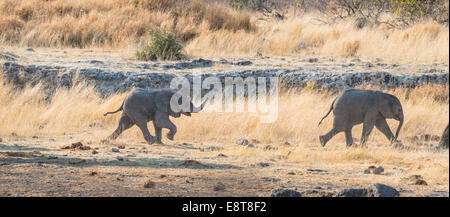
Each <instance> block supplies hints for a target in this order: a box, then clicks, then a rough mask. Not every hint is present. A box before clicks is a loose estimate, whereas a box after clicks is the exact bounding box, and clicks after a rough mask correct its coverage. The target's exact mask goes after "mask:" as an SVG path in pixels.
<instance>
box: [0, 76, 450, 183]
mask: <svg viewBox="0 0 450 217" xmlns="http://www.w3.org/2000/svg"><path fill="white" fill-rule="evenodd" d="M391 93H393V94H395V95H397V96H398V97H399V99H400V100H401V102H402V104H403V107H404V111H405V117H406V121H405V123H404V127H403V129H402V131H401V133H400V139H401V140H403V142H404V144H405V145H406V146H409V147H413V149H410V150H401V149H400V150H399V149H395V148H393V147H392V146H390V145H389V143H388V142H387V140H386V138H385V137H384V136H383V135H382V134H381V133H380V132H378V131H377V130H374V131H373V133H372V135H371V136H370V138H369V142H368V148H351V149H346V148H345V139H344V135H343V134H340V135H337V136H336V137H335V138H333V139H332V140H331V141H330V142H329V144H327V147H326V148H325V149H324V148H322V147H320V145H319V144H318V141H317V136H318V135H319V134H323V133H325V132H327V131H328V130H329V129H330V128H331V124H332V117H328V118H327V119H325V121H324V123H323V124H322V125H321V126H320V127H318V126H317V122H318V120H320V118H321V117H322V116H323V115H324V114H325V113H326V111H328V108H329V106H330V103H331V102H332V100H333V98H334V96H329V95H327V94H324V93H316V92H312V91H303V92H302V93H301V94H287V93H286V94H281V96H280V98H279V108H278V120H277V121H276V122H274V123H271V124H262V123H260V122H259V121H258V117H257V116H256V115H255V114H252V113H212V112H205V111H203V112H201V113H199V114H193V115H192V117H185V116H183V117H182V118H179V119H172V120H173V121H174V122H175V124H176V125H177V127H178V133H177V135H176V136H175V140H176V141H178V142H180V141H182V142H186V141H187V142H189V141H199V142H202V143H210V144H215V143H218V144H232V143H234V141H235V140H236V139H239V138H248V139H249V140H250V142H252V143H255V144H256V145H257V146H258V147H264V146H266V145H270V146H271V147H272V149H268V150H265V149H262V148H261V149H260V148H248V147H236V146H235V145H226V146H224V148H225V149H223V150H220V153H223V154H226V155H228V156H239V157H244V158H246V159H249V160H250V161H254V162H261V161H264V160H267V161H270V160H271V159H280V158H278V157H279V156H284V157H283V158H281V159H282V161H286V162H293V163H306V164H308V165H315V166H318V167H319V166H320V165H323V166H326V167H330V166H332V167H336V168H337V167H339V168H341V169H342V168H346V167H352V168H353V167H355V169H361V167H362V165H363V166H364V165H365V166H368V165H372V164H374V165H383V166H384V167H385V168H388V169H391V170H392V168H394V167H401V168H407V169H408V174H422V175H423V176H424V178H425V179H426V180H427V182H428V183H429V184H439V185H443V184H445V183H448V180H449V179H448V178H449V167H448V151H438V152H436V151H432V150H428V149H426V148H425V149H424V148H420V147H416V146H415V144H410V143H408V140H407V139H406V137H409V136H415V135H418V134H424V133H428V134H431V135H441V133H442V131H443V129H444V127H445V126H446V125H447V123H448V121H449V120H448V114H449V108H448V97H449V95H448V94H449V87H448V86H439V85H438V86H424V87H420V88H417V89H415V90H412V91H411V92H409V91H406V90H404V89H397V90H394V91H391ZM42 97H43V95H42V93H41V92H40V91H39V87H34V88H26V89H25V90H24V91H20V92H17V93H14V92H13V91H12V89H11V86H9V85H5V84H3V85H0V98H2V99H3V100H2V101H0V126H2V127H1V128H0V137H2V138H6V139H8V138H17V137H19V138H20V137H22V138H30V137H32V136H35V135H37V136H39V137H44V138H45V137H47V138H49V137H50V138H62V139H65V138H66V137H65V136H64V135H66V136H67V135H77V136H76V137H77V139H80V138H84V139H82V141H83V142H87V143H88V144H93V143H95V144H98V143H99V142H100V140H101V139H103V138H105V137H106V136H107V135H109V134H110V133H111V132H112V131H113V130H114V129H115V128H116V127H117V122H118V119H119V117H120V114H116V115H110V116H108V117H104V116H103V113H104V112H106V111H113V110H115V109H117V108H118V107H119V106H120V104H121V102H122V100H123V98H124V97H125V94H121V95H115V96H112V97H110V98H107V99H99V97H98V95H97V94H96V93H95V92H94V90H93V89H92V88H90V87H89V88H86V87H84V86H83V85H79V86H77V87H74V88H73V89H72V90H66V89H59V90H57V91H56V93H55V96H54V98H53V101H52V103H50V104H46V103H45V101H43V100H42ZM388 122H389V124H390V126H391V127H394V126H395V127H396V125H397V122H396V121H388ZM93 123H96V125H95V126H92V124H93ZM90 125H91V126H90ZM149 128H150V131H151V133H152V134H153V129H152V128H153V127H152V126H151V124H149ZM164 131H165V132H167V131H166V130H164ZM360 132H361V126H357V127H355V128H354V131H353V133H354V137H356V138H359V137H360ZM163 133H164V132H163ZM163 135H164V134H163ZM285 141H289V143H290V145H284V143H285ZM142 142H144V139H143V137H142V134H141V132H140V131H139V129H138V128H137V127H132V128H131V129H129V130H127V131H125V132H124V133H123V134H122V135H121V136H120V137H119V139H118V140H117V141H116V142H115V144H129V143H135V144H139V143H142ZM218 153H219V152H218V151H214V152H205V153H204V154H205V155H208V156H216V155H217V154H218ZM251 159H253V160H251ZM404 176H405V175H401V176H400V175H396V176H394V178H395V179H398V181H400V179H401V178H404Z"/></svg>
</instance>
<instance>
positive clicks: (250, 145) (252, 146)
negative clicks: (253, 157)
mask: <svg viewBox="0 0 450 217" xmlns="http://www.w3.org/2000/svg"><path fill="white" fill-rule="evenodd" d="M247 147H249V148H254V147H255V145H253V144H248V145H247Z"/></svg>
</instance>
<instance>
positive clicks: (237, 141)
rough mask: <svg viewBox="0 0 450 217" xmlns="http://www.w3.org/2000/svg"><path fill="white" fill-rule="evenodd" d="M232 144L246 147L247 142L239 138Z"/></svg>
mask: <svg viewBox="0 0 450 217" xmlns="http://www.w3.org/2000/svg"><path fill="white" fill-rule="evenodd" d="M234 143H236V144H237V145H248V140H247V139H243V138H241V139H238V140H236V141H235V142H234Z"/></svg>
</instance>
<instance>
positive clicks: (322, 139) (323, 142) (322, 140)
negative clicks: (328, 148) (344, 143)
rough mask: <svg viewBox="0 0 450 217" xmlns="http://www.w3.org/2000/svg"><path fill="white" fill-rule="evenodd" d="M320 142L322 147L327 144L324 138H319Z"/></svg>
mask: <svg viewBox="0 0 450 217" xmlns="http://www.w3.org/2000/svg"><path fill="white" fill-rule="evenodd" d="M319 142H320V144H321V145H322V147H325V144H326V142H325V139H324V138H323V136H319Z"/></svg>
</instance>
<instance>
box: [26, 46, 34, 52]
mask: <svg viewBox="0 0 450 217" xmlns="http://www.w3.org/2000/svg"><path fill="white" fill-rule="evenodd" d="M26 50H27V51H31V52H34V49H33V48H32V47H27V49H26Z"/></svg>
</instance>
